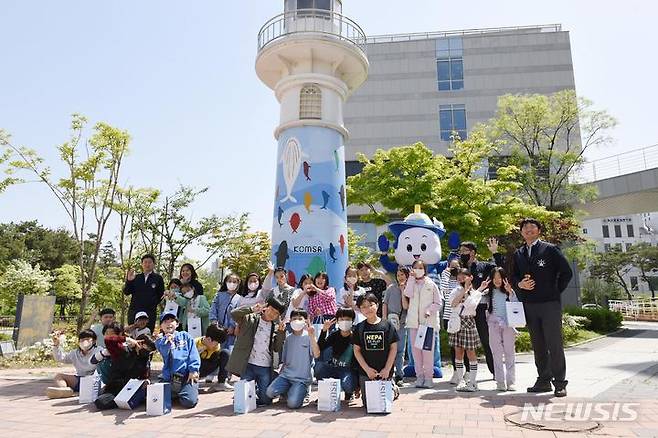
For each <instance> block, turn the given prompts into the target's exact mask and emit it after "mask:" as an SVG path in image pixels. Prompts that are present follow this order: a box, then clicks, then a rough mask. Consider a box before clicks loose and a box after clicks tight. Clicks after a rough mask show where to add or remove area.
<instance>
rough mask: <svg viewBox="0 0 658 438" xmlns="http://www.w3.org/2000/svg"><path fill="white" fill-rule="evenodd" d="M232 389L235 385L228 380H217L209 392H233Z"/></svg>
mask: <svg viewBox="0 0 658 438" xmlns="http://www.w3.org/2000/svg"><path fill="white" fill-rule="evenodd" d="M231 391H233V386H231V385H230V384H229V383H228V382H217V383H215V384H214V385H212V386H211V387H209V388H208V392H231Z"/></svg>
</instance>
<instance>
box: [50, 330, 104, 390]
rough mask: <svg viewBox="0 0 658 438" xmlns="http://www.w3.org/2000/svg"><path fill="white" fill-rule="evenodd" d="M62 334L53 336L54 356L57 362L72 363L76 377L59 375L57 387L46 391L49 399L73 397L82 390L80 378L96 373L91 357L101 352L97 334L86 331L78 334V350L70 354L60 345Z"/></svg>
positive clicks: (56, 377) (56, 378)
mask: <svg viewBox="0 0 658 438" xmlns="http://www.w3.org/2000/svg"><path fill="white" fill-rule="evenodd" d="M60 336H61V333H55V334H54V335H53V356H54V357H55V360H56V361H57V362H61V363H70V364H73V366H74V367H75V375H72V374H62V373H59V374H57V375H56V376H55V386H51V387H49V388H47V389H46V396H47V397H48V398H66V397H72V396H73V395H74V393H76V392H78V390H79V389H80V377H84V376H91V375H92V374H94V371H96V364H92V363H91V362H90V359H91V357H92V356H93V355H94V354H96V353H97V352H98V351H100V350H101V348H100V347H98V346H96V333H94V332H93V331H92V330H90V329H86V330H83V331H81V332H80V334H78V348H76V349H75V350H71V351H69V352H68V353H65V352H64V348H63V346H62V344H61V343H60Z"/></svg>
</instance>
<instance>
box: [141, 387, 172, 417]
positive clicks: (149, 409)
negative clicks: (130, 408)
mask: <svg viewBox="0 0 658 438" xmlns="http://www.w3.org/2000/svg"><path fill="white" fill-rule="evenodd" d="M170 412H171V385H170V384H169V383H153V384H151V385H148V386H147V387H146V415H151V416H154V417H157V416H159V415H166V414H168V413H170Z"/></svg>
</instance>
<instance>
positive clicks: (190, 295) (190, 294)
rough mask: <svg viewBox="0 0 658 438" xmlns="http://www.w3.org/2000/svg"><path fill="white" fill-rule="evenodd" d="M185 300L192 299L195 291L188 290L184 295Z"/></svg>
mask: <svg viewBox="0 0 658 438" xmlns="http://www.w3.org/2000/svg"><path fill="white" fill-rule="evenodd" d="M183 296H184V297H185V298H192V297H193V296H194V291H193V290H188V291H187V292H185V293H184V294H183Z"/></svg>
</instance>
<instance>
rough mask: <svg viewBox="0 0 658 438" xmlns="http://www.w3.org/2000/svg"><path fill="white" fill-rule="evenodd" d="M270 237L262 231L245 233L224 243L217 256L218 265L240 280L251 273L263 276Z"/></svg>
mask: <svg viewBox="0 0 658 438" xmlns="http://www.w3.org/2000/svg"><path fill="white" fill-rule="evenodd" d="M271 247H272V244H271V242H270V235H269V234H268V233H266V232H264V231H254V232H250V231H248V232H246V233H245V234H243V235H242V236H240V237H237V238H235V239H232V240H230V241H228V242H227V243H226V245H225V246H224V249H223V250H222V252H221V253H220V254H219V257H220V260H221V262H220V265H221V267H223V268H226V269H229V270H230V271H231V272H233V273H234V274H237V275H239V276H240V278H244V277H246V276H247V275H248V274H249V273H251V272H257V273H259V274H261V275H262V274H264V273H265V272H266V270H267V262H268V261H269V260H270V257H271Z"/></svg>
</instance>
